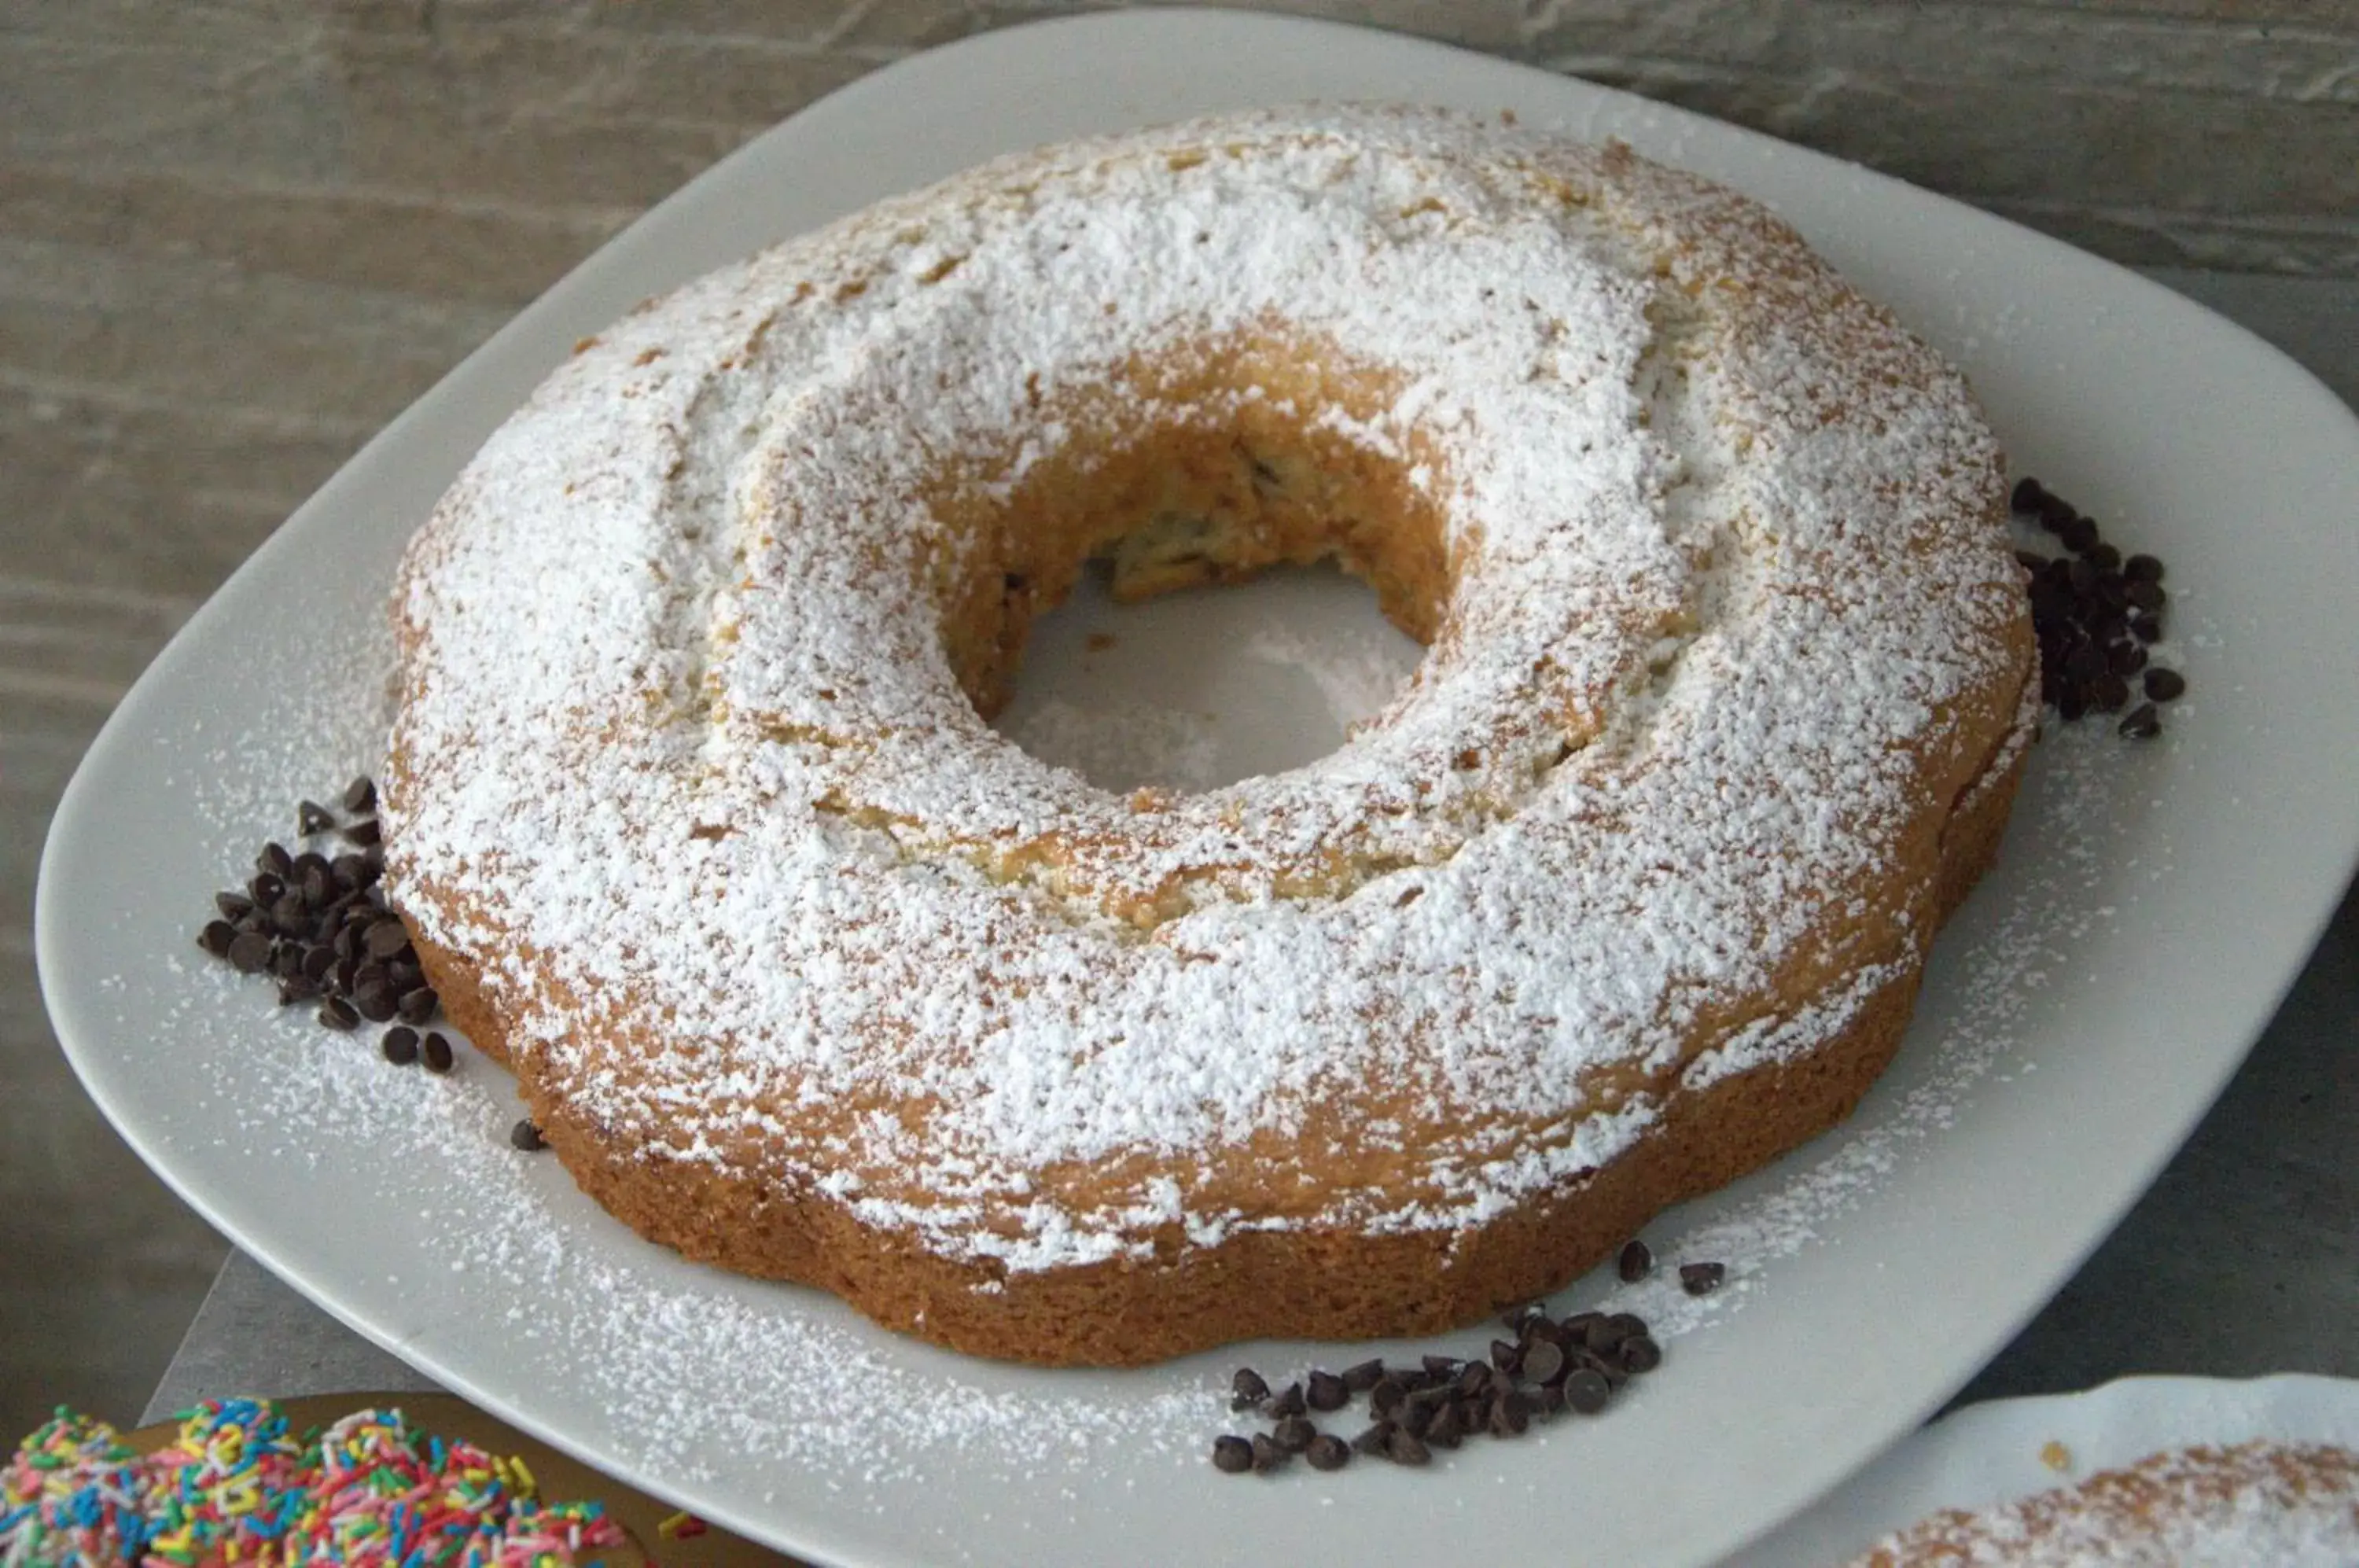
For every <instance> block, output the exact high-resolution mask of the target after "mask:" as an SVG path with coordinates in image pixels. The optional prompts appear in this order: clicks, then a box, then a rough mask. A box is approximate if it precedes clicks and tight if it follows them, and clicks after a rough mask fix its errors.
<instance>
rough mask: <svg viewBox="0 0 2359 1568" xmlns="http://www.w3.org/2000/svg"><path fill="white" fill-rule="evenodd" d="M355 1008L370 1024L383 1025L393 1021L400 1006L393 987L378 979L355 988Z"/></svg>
mask: <svg viewBox="0 0 2359 1568" xmlns="http://www.w3.org/2000/svg"><path fill="white" fill-rule="evenodd" d="M398 1006H399V1004H398V1002H397V1000H396V999H395V997H394V994H393V987H392V986H390V985H386V983H385V982H384V981H383V980H382V979H378V980H374V981H370V982H368V983H367V984H364V985H355V986H353V1007H357V1008H358V1009H359V1010H360V1015H361V1017H363V1018H366V1019H368V1021H369V1022H371V1023H373V1024H381V1023H386V1022H389V1021H391V1019H392V1018H393V1015H394V1013H395V1011H396V1009H397V1007H398Z"/></svg>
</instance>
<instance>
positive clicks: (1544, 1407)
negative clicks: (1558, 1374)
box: [1532, 1383, 1564, 1417]
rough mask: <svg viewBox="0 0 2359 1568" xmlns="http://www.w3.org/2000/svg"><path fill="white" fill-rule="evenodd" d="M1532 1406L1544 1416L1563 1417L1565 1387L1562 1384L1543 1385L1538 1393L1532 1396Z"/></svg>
mask: <svg viewBox="0 0 2359 1568" xmlns="http://www.w3.org/2000/svg"><path fill="white" fill-rule="evenodd" d="M1532 1405H1533V1408H1534V1409H1536V1410H1538V1412H1539V1413H1540V1414H1541V1415H1543V1416H1549V1417H1555V1416H1560V1415H1562V1414H1563V1413H1564V1385H1563V1384H1561V1383H1543V1384H1541V1385H1540V1386H1539V1389H1538V1392H1536V1393H1534V1394H1533V1395H1532Z"/></svg>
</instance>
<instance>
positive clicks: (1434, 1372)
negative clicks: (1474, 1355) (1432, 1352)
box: [1419, 1356, 1462, 1377]
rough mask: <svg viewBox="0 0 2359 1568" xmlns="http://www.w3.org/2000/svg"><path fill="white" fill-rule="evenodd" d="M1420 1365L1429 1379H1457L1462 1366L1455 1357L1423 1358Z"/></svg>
mask: <svg viewBox="0 0 2359 1568" xmlns="http://www.w3.org/2000/svg"><path fill="white" fill-rule="evenodd" d="M1419 1364H1420V1365H1421V1366H1423V1367H1424V1368H1425V1372H1426V1376H1427V1377H1457V1376H1458V1368H1459V1367H1460V1366H1461V1365H1462V1363H1461V1362H1460V1361H1459V1359H1458V1357H1456V1356H1424V1357H1422V1358H1421V1360H1420V1363H1419Z"/></svg>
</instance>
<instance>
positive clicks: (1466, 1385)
mask: <svg viewBox="0 0 2359 1568" xmlns="http://www.w3.org/2000/svg"><path fill="white" fill-rule="evenodd" d="M1454 1382H1455V1384H1456V1387H1457V1389H1458V1391H1459V1392H1460V1393H1461V1394H1483V1393H1487V1392H1489V1390H1490V1388H1491V1367H1490V1363H1488V1362H1485V1361H1469V1362H1468V1363H1467V1364H1466V1365H1465V1366H1464V1367H1462V1368H1461V1369H1460V1371H1459V1374H1458V1376H1457V1377H1456V1378H1455V1379H1454Z"/></svg>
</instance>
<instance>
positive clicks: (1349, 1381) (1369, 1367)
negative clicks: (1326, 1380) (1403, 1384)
mask: <svg viewBox="0 0 2359 1568" xmlns="http://www.w3.org/2000/svg"><path fill="white" fill-rule="evenodd" d="M1384 1380H1385V1364H1384V1363H1383V1362H1382V1361H1381V1360H1370V1361H1363V1362H1361V1363H1360V1364H1359V1365H1358V1366H1356V1367H1344V1368H1343V1387H1344V1388H1348V1389H1350V1390H1351V1391H1352V1392H1353V1393H1354V1394H1364V1393H1366V1392H1367V1391H1368V1390H1369V1389H1371V1388H1375V1386H1376V1385H1377V1384H1379V1383H1381V1382H1383V1381H1384Z"/></svg>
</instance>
